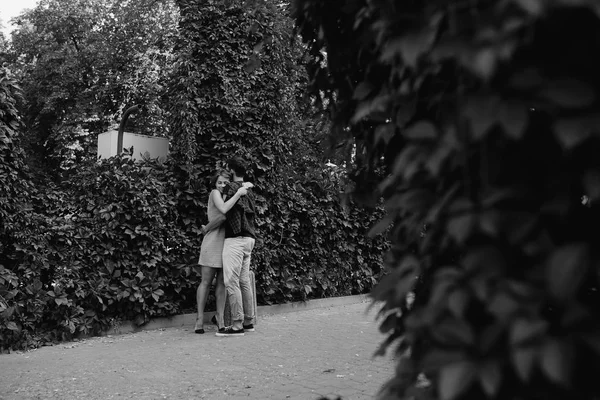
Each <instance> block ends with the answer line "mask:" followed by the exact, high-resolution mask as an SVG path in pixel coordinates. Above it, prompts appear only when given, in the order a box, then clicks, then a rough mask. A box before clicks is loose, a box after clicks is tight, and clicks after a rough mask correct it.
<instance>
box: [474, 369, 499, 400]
mask: <svg viewBox="0 0 600 400" xmlns="http://www.w3.org/2000/svg"><path fill="white" fill-rule="evenodd" d="M501 380H502V368H501V366H500V363H499V362H498V361H488V362H485V363H484V364H483V365H481V366H480V367H479V381H480V382H481V387H482V388H483V390H484V391H485V393H486V394H487V395H488V396H489V397H496V394H497V393H498V389H500V381H501Z"/></svg>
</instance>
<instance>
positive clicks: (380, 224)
mask: <svg viewBox="0 0 600 400" xmlns="http://www.w3.org/2000/svg"><path fill="white" fill-rule="evenodd" d="M394 220H395V217H394V216H393V215H386V216H385V217H383V218H382V219H381V220H380V221H377V223H376V224H375V225H374V226H373V227H371V229H369V232H368V233H367V236H368V237H370V238H373V237H375V236H377V235H379V234H380V233H383V232H385V230H386V229H387V228H389V226H390V225H391V224H392V223H394Z"/></svg>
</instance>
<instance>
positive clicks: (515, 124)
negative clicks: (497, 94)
mask: <svg viewBox="0 0 600 400" xmlns="http://www.w3.org/2000/svg"><path fill="white" fill-rule="evenodd" d="M499 114H500V124H501V125H502V127H503V128H504V131H505V132H506V134H507V136H508V137H509V138H511V139H520V138H521V137H522V136H523V133H524V132H525V125H526V124H527V117H528V113H527V107H526V106H525V105H524V104H520V103H515V102H504V103H502V107H501V108H500V110H499Z"/></svg>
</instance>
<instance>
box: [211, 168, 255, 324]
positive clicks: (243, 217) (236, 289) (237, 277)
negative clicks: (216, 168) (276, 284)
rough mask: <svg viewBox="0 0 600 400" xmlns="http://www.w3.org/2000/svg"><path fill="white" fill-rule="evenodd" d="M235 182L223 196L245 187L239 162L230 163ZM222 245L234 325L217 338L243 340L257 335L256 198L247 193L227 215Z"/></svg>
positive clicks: (243, 170) (244, 171)
mask: <svg viewBox="0 0 600 400" xmlns="http://www.w3.org/2000/svg"><path fill="white" fill-rule="evenodd" d="M227 168H228V169H229V171H230V173H231V176H232V177H233V178H232V182H231V183H229V184H228V185H227V186H226V187H225V189H224V191H223V194H224V195H226V196H227V198H231V196H233V195H234V194H235V193H236V191H237V190H238V189H239V188H240V187H241V186H242V185H243V183H244V177H245V176H246V167H245V164H244V162H243V160H241V159H240V158H233V159H231V160H229V161H228V162H227ZM226 217H227V220H226V221H225V243H224V245H223V278H224V280H225V288H226V290H227V297H228V299H229V306H230V307H231V320H232V325H231V326H230V327H228V328H226V329H225V330H223V331H219V332H217V333H216V335H217V336H243V335H244V332H245V331H249V332H254V307H253V304H254V303H253V296H252V287H251V286H250V257H251V255H252V249H253V248H254V243H255V240H256V230H255V221H254V217H255V207H254V196H253V194H252V193H251V192H250V191H248V193H247V194H246V196H243V197H242V198H240V199H239V200H238V201H237V203H236V204H235V205H234V206H233V207H232V208H231V209H230V210H229V211H228V212H227V214H226Z"/></svg>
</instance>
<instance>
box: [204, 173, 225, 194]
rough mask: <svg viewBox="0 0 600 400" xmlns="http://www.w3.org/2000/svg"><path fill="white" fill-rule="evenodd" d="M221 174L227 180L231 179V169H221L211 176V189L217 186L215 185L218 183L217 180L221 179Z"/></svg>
mask: <svg viewBox="0 0 600 400" xmlns="http://www.w3.org/2000/svg"><path fill="white" fill-rule="evenodd" d="M220 176H222V177H223V178H226V179H227V180H231V174H230V173H229V171H225V170H224V169H220V170H218V171H217V173H216V174H214V175H213V176H211V177H210V188H211V190H212V189H214V188H215V185H216V184H217V180H218V179H219V177H220ZM205 182H206V181H205Z"/></svg>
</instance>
